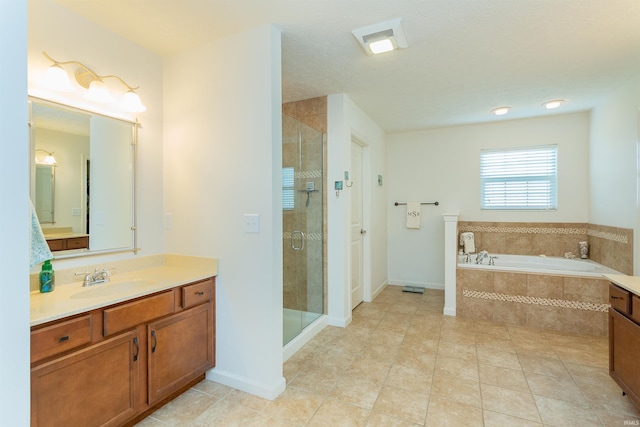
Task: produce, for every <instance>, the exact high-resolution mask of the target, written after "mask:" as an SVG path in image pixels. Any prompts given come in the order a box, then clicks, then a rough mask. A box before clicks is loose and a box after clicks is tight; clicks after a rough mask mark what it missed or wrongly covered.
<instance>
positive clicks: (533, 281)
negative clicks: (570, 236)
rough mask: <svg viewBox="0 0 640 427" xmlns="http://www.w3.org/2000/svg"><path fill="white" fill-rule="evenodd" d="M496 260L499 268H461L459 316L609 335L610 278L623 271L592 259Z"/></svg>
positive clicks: (460, 262)
mask: <svg viewBox="0 0 640 427" xmlns="http://www.w3.org/2000/svg"><path fill="white" fill-rule="evenodd" d="M490 255H491V256H495V257H496V258H495V260H494V262H495V265H488V264H489V262H488V261H489V260H488V259H484V260H483V264H476V263H475V256H472V262H470V263H465V262H464V258H465V257H464V256H459V257H458V264H457V267H458V268H457V269H456V300H457V303H456V305H457V309H456V311H457V315H458V316H461V317H467V318H472V319H478V320H493V321H498V322H505V323H511V324H516V325H524V326H531V327H535V328H541V329H550V330H556V331H564V332H571V333H577V334H586V335H600V336H602V335H607V333H608V326H607V325H608V317H607V312H608V309H609V304H608V288H609V282H608V280H607V279H606V278H605V276H604V275H605V274H620V273H619V272H617V271H615V270H613V269H611V268H608V267H605V266H603V265H601V264H598V263H596V262H594V261H591V260H588V259H587V260H584V259H565V258H560V257H543V256H528V255H504V254H490Z"/></svg>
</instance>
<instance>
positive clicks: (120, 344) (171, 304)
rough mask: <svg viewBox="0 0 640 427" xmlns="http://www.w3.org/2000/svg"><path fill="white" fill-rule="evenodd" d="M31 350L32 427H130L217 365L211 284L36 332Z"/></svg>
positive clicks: (111, 308) (137, 301) (190, 286)
mask: <svg viewBox="0 0 640 427" xmlns="http://www.w3.org/2000/svg"><path fill="white" fill-rule="evenodd" d="M31 343H32V355H31V425H32V426H55V427H59V426H65V427H73V426H78V427H90V426H123V425H133V424H135V422H137V421H139V420H140V419H142V418H144V416H145V415H147V414H149V413H151V412H153V411H154V410H155V409H156V408H157V407H158V406H160V405H162V404H164V403H165V402H167V401H169V400H171V399H172V398H174V397H176V396H177V395H179V394H180V393H181V392H182V391H184V390H185V389H187V388H188V387H190V386H191V385H193V384H195V383H196V382H198V381H200V380H201V379H203V378H204V373H205V372H206V371H207V370H208V369H210V368H212V367H214V366H215V278H210V279H207V280H203V281H198V282H195V283H191V284H187V285H184V286H179V287H176V288H173V289H170V290H167V291H162V292H158V293H156V294H153V295H149V296H145V297H142V298H137V299H135V300H132V301H126V302H123V303H120V304H115V305H113V306H109V307H105V308H101V309H98V310H93V311H91V312H89V313H82V314H80V315H77V316H74V317H72V318H67V319H61V320H59V321H55V322H51V324H44V325H39V326H37V327H34V328H32V332H31ZM34 351H35V353H34Z"/></svg>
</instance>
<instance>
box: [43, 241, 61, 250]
mask: <svg viewBox="0 0 640 427" xmlns="http://www.w3.org/2000/svg"><path fill="white" fill-rule="evenodd" d="M47 245H49V250H51V251H63V250H65V244H64V240H47Z"/></svg>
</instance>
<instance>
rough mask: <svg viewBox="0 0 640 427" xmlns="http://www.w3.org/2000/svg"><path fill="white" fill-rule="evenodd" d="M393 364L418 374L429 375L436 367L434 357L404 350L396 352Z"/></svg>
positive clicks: (433, 355)
mask: <svg viewBox="0 0 640 427" xmlns="http://www.w3.org/2000/svg"><path fill="white" fill-rule="evenodd" d="M394 363H395V364H396V365H402V366H406V367H407V368H411V369H415V370H417V371H420V372H425V373H430V372H433V369H434V367H435V365H436V355H435V354H430V353H423V352H421V351H415V350H413V351H412V350H406V351H401V352H398V354H397V355H396V358H395V359H394Z"/></svg>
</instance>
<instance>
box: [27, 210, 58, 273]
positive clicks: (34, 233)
mask: <svg viewBox="0 0 640 427" xmlns="http://www.w3.org/2000/svg"><path fill="white" fill-rule="evenodd" d="M29 204H30V205H31V227H30V229H29V235H30V237H31V238H30V240H29V242H30V244H31V245H30V248H29V249H30V250H29V254H30V257H29V268H31V267H33V266H34V265H36V264H40V263H41V262H44V261H46V260H48V259H52V258H53V255H52V254H51V251H50V250H49V245H47V241H46V240H45V238H44V235H43V234H42V228H40V222H39V221H38V216H37V215H36V210H35V209H34V207H33V203H31V200H29Z"/></svg>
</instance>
